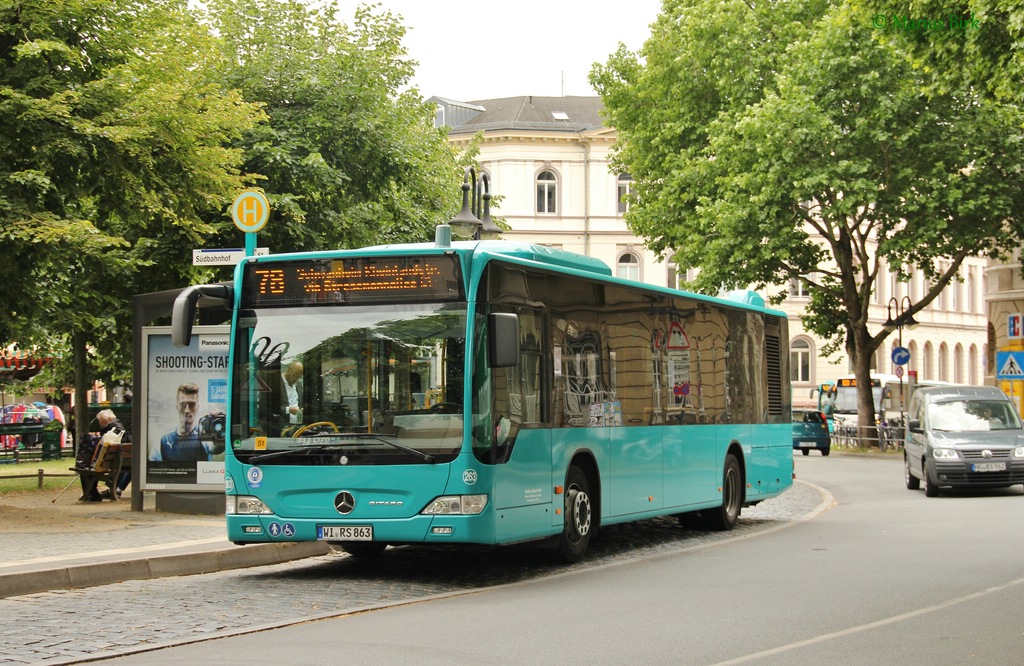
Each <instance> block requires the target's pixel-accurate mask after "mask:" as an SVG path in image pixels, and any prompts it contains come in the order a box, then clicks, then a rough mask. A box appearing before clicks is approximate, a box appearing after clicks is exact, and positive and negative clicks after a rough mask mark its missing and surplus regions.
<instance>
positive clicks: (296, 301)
mask: <svg viewBox="0 0 1024 666" xmlns="http://www.w3.org/2000/svg"><path fill="white" fill-rule="evenodd" d="M244 284H245V287H244V290H243V304H242V307H275V306H284V305H355V304H359V303H369V302H374V303H381V302H385V303H388V302H399V301H410V300H431V301H448V300H457V299H459V298H461V293H462V290H461V288H460V286H461V279H460V273H459V265H458V260H457V258H456V257H454V256H448V255H429V256H420V257H357V258H345V259H303V260H300V261H281V262H257V263H250V264H247V265H246V267H245V276H244Z"/></svg>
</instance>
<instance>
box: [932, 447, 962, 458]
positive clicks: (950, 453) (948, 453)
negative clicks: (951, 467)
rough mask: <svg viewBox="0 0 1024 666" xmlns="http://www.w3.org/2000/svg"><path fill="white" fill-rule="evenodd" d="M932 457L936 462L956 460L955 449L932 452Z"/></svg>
mask: <svg viewBox="0 0 1024 666" xmlns="http://www.w3.org/2000/svg"><path fill="white" fill-rule="evenodd" d="M932 457H933V458H935V459H936V460H956V459H957V455H956V450H955V449H935V450H933V451H932Z"/></svg>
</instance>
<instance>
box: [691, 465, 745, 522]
mask: <svg viewBox="0 0 1024 666" xmlns="http://www.w3.org/2000/svg"><path fill="white" fill-rule="evenodd" d="M742 508H743V474H742V473H741V472H740V463H739V461H738V460H736V456H735V455H733V454H732V453H730V454H728V455H727V456H725V466H724V468H723V470H722V506H720V507H718V508H716V509H712V510H709V511H701V515H702V516H704V517H705V520H707V524H708V527H710V528H711V529H713V530H718V531H720V532H724V531H726V530H731V529H732V528H733V527H735V526H736V522H737V521H738V520H739V519H740V511H741V510H742Z"/></svg>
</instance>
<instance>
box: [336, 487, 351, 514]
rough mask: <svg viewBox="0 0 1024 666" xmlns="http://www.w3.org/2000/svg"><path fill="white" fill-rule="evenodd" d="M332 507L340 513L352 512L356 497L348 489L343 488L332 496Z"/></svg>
mask: <svg viewBox="0 0 1024 666" xmlns="http://www.w3.org/2000/svg"><path fill="white" fill-rule="evenodd" d="M334 508H335V509H337V510H338V513H340V514H342V515H344V514H349V513H352V509H354V508H356V498H355V497H353V496H352V493H350V492H349V491H347V490H343V491H341V492H340V493H338V496H337V497H335V498H334Z"/></svg>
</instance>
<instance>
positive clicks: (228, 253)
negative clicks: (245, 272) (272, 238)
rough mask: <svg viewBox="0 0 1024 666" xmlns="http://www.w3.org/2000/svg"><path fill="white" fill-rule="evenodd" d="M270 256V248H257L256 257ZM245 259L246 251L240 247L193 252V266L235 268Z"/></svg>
mask: <svg viewBox="0 0 1024 666" xmlns="http://www.w3.org/2000/svg"><path fill="white" fill-rule="evenodd" d="M268 254H270V248H269V247H258V248H256V254H255V255H254V256H257V257H264V256H266V255H268ZM244 258H245V250H244V249H242V248H240V247H229V248H224V249H223V250H205V249H204V250H192V265H193V266H234V265H235V264H237V263H239V262H240V261H242V259H244Z"/></svg>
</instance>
